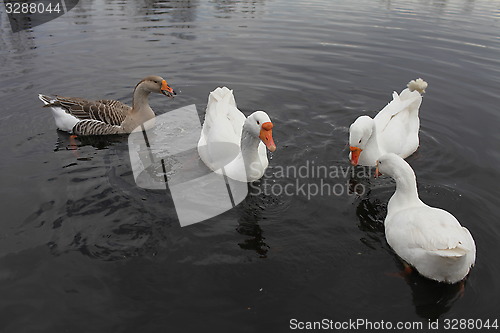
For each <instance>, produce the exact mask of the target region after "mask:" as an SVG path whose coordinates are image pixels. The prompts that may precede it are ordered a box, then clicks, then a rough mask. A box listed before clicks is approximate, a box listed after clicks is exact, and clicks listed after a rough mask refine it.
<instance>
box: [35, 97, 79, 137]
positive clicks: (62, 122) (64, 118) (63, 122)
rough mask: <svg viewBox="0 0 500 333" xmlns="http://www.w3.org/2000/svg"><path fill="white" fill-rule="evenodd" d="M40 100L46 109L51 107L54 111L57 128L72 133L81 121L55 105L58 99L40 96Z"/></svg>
mask: <svg viewBox="0 0 500 333" xmlns="http://www.w3.org/2000/svg"><path fill="white" fill-rule="evenodd" d="M38 98H40V100H41V101H42V102H43V103H44V104H45V107H49V108H50V110H51V111H52V115H53V116H54V120H55V122H56V126H57V128H59V129H60V130H62V131H66V132H70V133H72V132H73V127H74V126H75V125H76V124H77V123H78V122H79V121H80V119H78V118H76V117H75V116H73V115H71V114H69V113H68V112H66V110H65V109H64V108H62V107H60V106H56V105H54V103H55V102H57V98H56V97H52V96H47V95H42V94H39V95H38Z"/></svg>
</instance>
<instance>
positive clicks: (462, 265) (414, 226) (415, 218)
mask: <svg viewBox="0 0 500 333" xmlns="http://www.w3.org/2000/svg"><path fill="white" fill-rule="evenodd" d="M379 173H382V174H387V175H388V176H391V177H392V178H394V179H395V180H396V192H395V193H394V195H393V196H392V197H391V199H390V200H389V204H388V206H387V217H386V219H385V221H384V227H385V235H386V239H387V243H388V244H389V245H390V246H391V247H392V249H393V250H394V251H395V252H396V254H397V255H398V256H399V257H401V258H402V259H403V260H404V261H406V262H407V263H408V264H410V265H411V266H413V267H415V269H416V270H417V271H418V272H419V273H420V274H421V275H423V276H425V277H427V278H430V279H433V280H436V281H440V282H446V283H456V282H459V281H461V280H463V279H464V278H465V276H467V274H468V273H469V270H470V268H471V267H472V266H473V265H474V262H475V259H476V245H475V242H474V239H473V238H472V235H471V233H470V232H469V230H467V228H465V227H462V226H461V225H460V222H458V220H457V219H456V218H455V217H454V216H453V215H452V214H450V213H449V212H447V211H445V210H443V209H440V208H434V207H430V206H428V205H426V204H425V203H423V202H422V201H421V200H420V198H419V196H418V192H417V184H416V179H415V173H414V172H413V169H412V168H411V167H410V165H409V164H408V163H407V162H406V161H404V160H403V159H402V158H401V157H400V156H398V155H396V154H393V153H389V154H385V155H383V156H381V157H380V158H379V160H378V162H377V171H376V174H379Z"/></svg>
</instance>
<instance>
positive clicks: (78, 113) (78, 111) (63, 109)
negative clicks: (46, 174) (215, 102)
mask: <svg viewBox="0 0 500 333" xmlns="http://www.w3.org/2000/svg"><path fill="white" fill-rule="evenodd" d="M152 92H155V93H159V94H163V95H165V96H168V97H171V98H172V97H174V95H175V91H174V90H173V89H172V88H171V87H170V86H169V85H168V84H167V81H165V80H164V79H163V78H162V77H160V76H148V77H146V78H144V79H142V80H141V81H140V82H139V83H138V84H137V85H136V86H135V89H134V98H133V101H132V107H130V106H128V105H126V104H123V103H121V102H119V101H114V100H106V99H101V100H97V101H89V100H86V99H83V98H79V97H62V96H57V95H56V96H47V95H41V94H40V95H38V97H39V98H40V99H41V100H42V102H44V103H45V107H50V109H51V110H52V113H53V115H54V119H55V121H56V125H57V127H58V128H59V129H60V130H63V131H66V132H69V133H73V134H76V135H110V134H124V133H130V132H132V131H133V130H134V129H135V128H136V127H138V126H140V125H141V124H143V123H144V122H146V121H148V120H150V119H153V118H154V117H155V114H154V112H153V110H152V109H151V107H150V106H149V103H148V96H149V94H150V93H152Z"/></svg>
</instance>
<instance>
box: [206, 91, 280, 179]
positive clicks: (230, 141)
mask: <svg viewBox="0 0 500 333" xmlns="http://www.w3.org/2000/svg"><path fill="white" fill-rule="evenodd" d="M272 128H273V123H272V122H271V119H270V118H269V116H268V115H267V113H265V112H264V111H255V112H254V113H252V114H251V115H250V116H248V118H247V117H245V115H244V114H243V113H242V112H241V111H240V110H238V108H237V107H236V102H235V100H234V95H233V91H232V90H229V89H228V88H226V87H223V88H217V89H215V90H214V91H212V92H211V93H210V95H209V97H208V104H207V108H206V111H205V121H204V123H203V128H202V131H201V135H200V140H199V142H198V153H199V155H200V157H201V160H202V161H203V162H204V163H205V164H206V165H207V166H208V167H209V168H210V169H212V170H213V171H215V172H216V173H218V174H224V175H226V176H228V177H229V178H231V179H234V180H238V181H241V182H252V181H255V180H258V179H260V178H261V177H262V176H263V175H264V172H265V170H266V168H267V167H268V165H269V161H268V159H267V153H266V147H267V149H269V150H270V151H271V152H273V151H275V150H276V145H275V144H274V140H273V133H272Z"/></svg>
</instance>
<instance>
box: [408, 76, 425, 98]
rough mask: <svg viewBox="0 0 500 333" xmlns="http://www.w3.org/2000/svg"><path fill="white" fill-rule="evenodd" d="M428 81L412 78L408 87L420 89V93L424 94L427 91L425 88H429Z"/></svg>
mask: <svg viewBox="0 0 500 333" xmlns="http://www.w3.org/2000/svg"><path fill="white" fill-rule="evenodd" d="M427 86H428V84H427V82H425V81H424V80H422V79H420V78H418V79H416V80H411V81H410V82H409V83H408V85H407V87H408V89H410V91H415V90H416V91H418V92H419V93H421V94H424V93H425V89H427Z"/></svg>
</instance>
